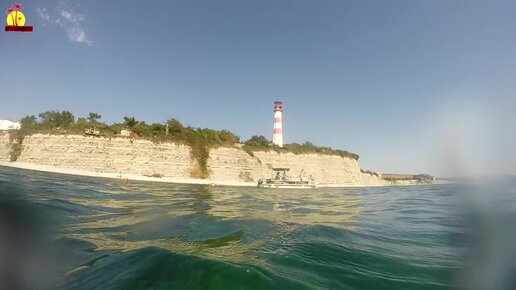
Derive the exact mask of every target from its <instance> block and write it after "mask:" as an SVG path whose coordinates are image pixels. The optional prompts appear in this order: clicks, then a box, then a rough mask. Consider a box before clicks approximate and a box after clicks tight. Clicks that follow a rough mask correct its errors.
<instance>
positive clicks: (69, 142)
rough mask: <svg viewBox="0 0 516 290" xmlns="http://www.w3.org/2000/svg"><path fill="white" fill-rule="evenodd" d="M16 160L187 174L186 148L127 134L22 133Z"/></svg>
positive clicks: (91, 168)
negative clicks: (21, 146) (121, 135)
mask: <svg viewBox="0 0 516 290" xmlns="http://www.w3.org/2000/svg"><path fill="white" fill-rule="evenodd" d="M18 161H20V162H29V163H36V164H42V165H52V166H58V167H64V168H72V169H80V170H86V171H94V172H107V173H130V174H138V175H152V174H155V173H157V174H164V175H167V176H177V177H181V178H183V177H188V176H189V170H190V166H191V158H190V149H189V147H187V146H184V145H176V144H174V143H154V142H151V141H147V140H131V139H129V138H111V139H109V138H103V137H100V138H99V137H86V136H80V135H42V134H35V135H31V136H27V137H25V139H24V140H23V151H22V154H21V156H20V157H19V158H18Z"/></svg>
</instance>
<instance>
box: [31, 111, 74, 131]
mask: <svg viewBox="0 0 516 290" xmlns="http://www.w3.org/2000/svg"><path fill="white" fill-rule="evenodd" d="M39 117H40V118H41V125H42V126H43V127H44V128H50V129H54V128H68V127H70V125H71V124H73V123H74V122H75V117H74V116H73V114H72V113H70V112H69V111H61V112H59V111H46V112H43V113H41V114H39Z"/></svg>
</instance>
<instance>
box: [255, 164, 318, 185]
mask: <svg viewBox="0 0 516 290" xmlns="http://www.w3.org/2000/svg"><path fill="white" fill-rule="evenodd" d="M272 170H273V171H274V172H275V174H274V175H273V177H271V178H267V179H265V181H264V180H263V179H260V180H258V187H263V188H300V189H309V188H317V185H316V184H315V180H314V178H313V177H312V176H311V175H310V177H308V178H307V177H306V176H304V172H303V170H301V173H299V176H298V177H297V178H295V177H290V176H288V175H287V172H288V171H290V168H272Z"/></svg>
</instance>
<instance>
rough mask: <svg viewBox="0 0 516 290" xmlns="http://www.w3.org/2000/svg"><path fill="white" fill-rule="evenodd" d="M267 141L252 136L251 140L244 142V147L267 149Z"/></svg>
mask: <svg viewBox="0 0 516 290" xmlns="http://www.w3.org/2000/svg"><path fill="white" fill-rule="evenodd" d="M269 143H270V142H269V140H267V138H265V136H256V135H255V136H253V137H251V139H249V140H247V141H245V145H248V146H253V147H260V148H264V147H269Z"/></svg>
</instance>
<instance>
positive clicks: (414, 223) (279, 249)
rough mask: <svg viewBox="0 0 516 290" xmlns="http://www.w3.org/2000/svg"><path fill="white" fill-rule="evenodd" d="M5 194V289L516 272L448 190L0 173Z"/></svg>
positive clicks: (317, 285) (430, 281) (403, 281)
mask: <svg viewBox="0 0 516 290" xmlns="http://www.w3.org/2000/svg"><path fill="white" fill-rule="evenodd" d="M0 191H1V192H0V200H1V203H0V235H2V236H0V275H1V276H0V281H2V285H0V289H15V288H16V289H456V288H467V287H471V288H475V287H476V288H478V289H489V287H490V286H492V285H498V286H500V285H502V286H500V287H505V288H506V289H507V288H513V287H514V280H511V277H513V276H511V275H510V274H511V273H512V274H514V268H511V267H512V266H513V265H514V263H512V264H511V263H510V262H509V264H503V263H502V262H500V261H499V260H495V262H494V263H495V264H494V265H489V264H485V263H488V262H489V259H487V260H486V259H482V258H481V257H480V256H479V255H478V253H475V252H474V251H472V249H474V247H475V246H474V244H475V242H474V241H477V240H475V233H476V232H475V231H472V229H474V227H472V226H471V225H472V224H475V223H474V222H473V223H472V222H471V218H470V217H471V216H477V218H480V219H481V220H482V221H483V219H482V215H474V214H471V213H470V212H469V209H471V208H473V207H472V206H467V205H466V204H468V202H467V198H465V197H464V195H465V194H467V193H465V192H464V191H461V190H459V186H457V185H421V186H404V187H369V188H368V187H362V188H359V187H357V188H318V189H314V190H299V189H279V190H274V189H262V188H255V187H228V186H215V187H212V186H207V185H184V184H167V183H152V182H136V181H129V183H128V184H122V183H121V182H120V181H119V180H115V179H103V178H89V177H79V176H72V175H59V174H51V173H42V172H35V171H26V170H19V169H10V168H5V167H0ZM514 196H515V195H514V194H509V195H507V196H506V198H507V199H508V200H509V201H510V202H505V203H504V204H505V205H506V209H505V211H506V212H507V213H509V214H510V213H514V212H515V211H514V208H516V207H514V199H515V198H514ZM496 208H497V209H499V210H500V209H501V207H500V206H499V205H497V206H496ZM513 217H514V216H513ZM473 220H474V219H473ZM486 220H487V219H486ZM515 227H516V224H512V226H511V224H510V223H509V225H507V228H506V230H507V231H509V232H510V231H511V230H513V231H514V229H515ZM484 228H485V229H491V226H489V225H488V226H485V227H484ZM502 235H503V233H502ZM482 237H484V236H482V235H481V236H480V238H479V239H478V240H480V239H482ZM484 238H485V237H484ZM487 240H490V239H487ZM483 246H484V247H483V248H481V249H482V250H480V251H481V252H482V253H484V254H485V255H483V256H487V257H488V258H489V257H490V255H489V249H491V247H490V246H489V245H483ZM500 247H502V248H501V250H502V253H505V254H507V253H509V255H510V253H511V251H510V250H511V247H512V245H510V241H509V244H502V245H500ZM504 247H505V248H504ZM472 253H473V254H472ZM502 258H503V257H502ZM502 260H503V259H502ZM484 262H485V263H484ZM482 263H484V264H482ZM479 265H480V266H479ZM504 265H505V266H504ZM511 265H512V266H511ZM493 267H495V268H493ZM496 267H498V268H496ZM493 269H495V270H499V271H495V270H493ZM511 269H512V270H511ZM488 270H493V271H494V272H493V273H491V274H492V275H491V274H489V275H487V276H485V277H484V276H483V275H484V274H485V272H486V271H488ZM511 271H512V272H511ZM507 273H508V274H509V275H506V274H507ZM504 274H505V275H504ZM490 279H491V280H490ZM483 283H484V284H483ZM493 283H494V284H493ZM496 283H498V284H496ZM2 287H3V288H2ZM482 287H486V288H482ZM491 289H494V288H491ZM498 289H501V288H498Z"/></svg>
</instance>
